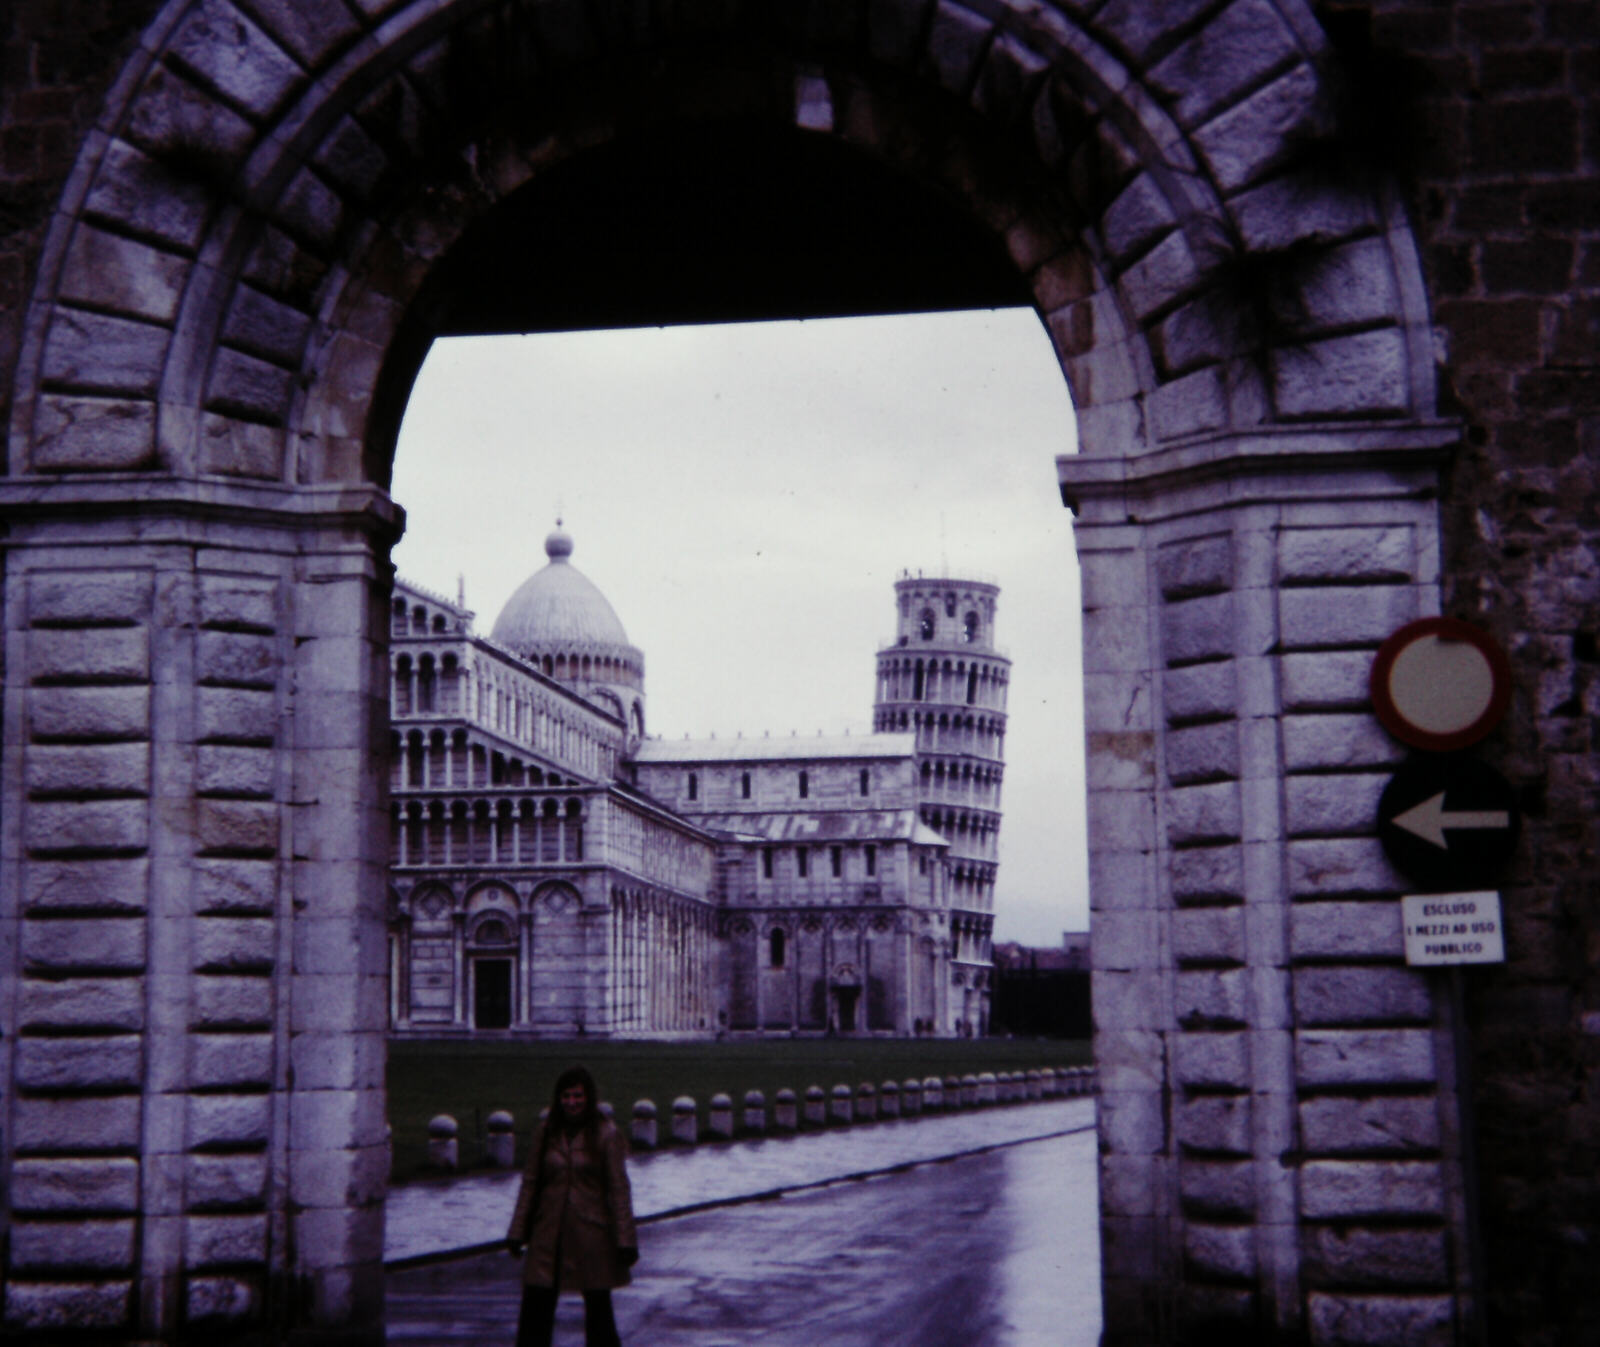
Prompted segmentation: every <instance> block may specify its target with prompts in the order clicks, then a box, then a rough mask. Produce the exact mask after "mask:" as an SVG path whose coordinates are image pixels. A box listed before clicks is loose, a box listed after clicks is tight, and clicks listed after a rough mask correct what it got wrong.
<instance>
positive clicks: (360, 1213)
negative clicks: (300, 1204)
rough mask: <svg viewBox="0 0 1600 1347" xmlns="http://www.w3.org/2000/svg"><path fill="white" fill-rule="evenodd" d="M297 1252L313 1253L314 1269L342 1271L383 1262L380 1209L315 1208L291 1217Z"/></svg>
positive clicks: (376, 1205)
mask: <svg viewBox="0 0 1600 1347" xmlns="http://www.w3.org/2000/svg"><path fill="white" fill-rule="evenodd" d="M292 1219H293V1222H294V1239H295V1244H296V1247H297V1248H301V1249H306V1250H314V1251H315V1252H314V1254H312V1260H313V1264H312V1265H313V1266H317V1265H321V1266H323V1267H333V1268H337V1267H341V1266H346V1267H348V1266H350V1265H352V1264H361V1263H371V1264H373V1265H374V1266H376V1265H378V1264H379V1263H381V1261H382V1259H383V1207H382V1205H381V1204H374V1205H373V1206H371V1207H344V1206H339V1207H314V1208H312V1209H310V1210H308V1211H302V1212H297V1213H295V1215H294V1216H293V1218H292Z"/></svg>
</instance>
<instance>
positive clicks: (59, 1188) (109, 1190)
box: [11, 1155, 139, 1215]
mask: <svg viewBox="0 0 1600 1347" xmlns="http://www.w3.org/2000/svg"><path fill="white" fill-rule="evenodd" d="M11 1208H12V1210H13V1211H14V1212H22V1213H29V1212H35V1213H51V1214H55V1215H64V1214H67V1213H72V1214H74V1215H85V1214H89V1213H93V1212H133V1211H137V1210H138V1208H139V1162H138V1161H137V1160H133V1159H129V1158H122V1157H115V1156H104V1157H96V1158H95V1159H78V1160H74V1159H67V1158H64V1157H62V1156H55V1155H53V1156H51V1157H49V1158H48V1159H40V1160H29V1159H19V1160H17V1162H16V1163H15V1165H14V1166H13V1167H12V1170H11Z"/></svg>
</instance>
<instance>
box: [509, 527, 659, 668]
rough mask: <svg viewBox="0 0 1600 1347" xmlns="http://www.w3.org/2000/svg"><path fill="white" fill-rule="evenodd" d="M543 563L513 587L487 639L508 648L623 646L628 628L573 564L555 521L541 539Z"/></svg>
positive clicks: (525, 651)
mask: <svg viewBox="0 0 1600 1347" xmlns="http://www.w3.org/2000/svg"><path fill="white" fill-rule="evenodd" d="M544 550H545V555H546V556H548V557H549V558H550V561H549V564H548V565H546V566H544V567H543V568H542V569H540V570H537V571H535V572H534V573H533V574H532V575H530V576H529V577H528V578H527V579H526V580H524V581H523V582H522V584H521V585H519V586H518V587H517V591H516V593H514V594H513V595H512V596H511V598H510V599H508V600H507V601H506V606H505V607H504V608H502V609H501V610H500V616H499V617H497V618H495V621H494V630H493V631H492V632H491V633H490V639H491V640H493V641H494V642H495V644H496V645H499V646H503V647H504V648H505V649H507V650H510V651H511V652H512V653H513V654H516V655H521V656H523V657H524V658H526V657H527V656H529V655H535V654H544V653H547V652H549V653H555V652H561V651H577V652H581V653H586V654H587V653H593V652H597V651H606V652H612V651H619V650H622V651H626V650H629V649H630V647H629V646H628V633H627V632H626V631H624V630H623V629H622V623H621V621H619V620H618V618H617V613H616V610H615V609H614V608H612V606H611V605H610V603H608V602H607V601H606V596H605V595H604V594H602V593H601V592H600V591H599V590H598V589H596V588H595V585H594V581H592V580H590V579H589V577H588V576H586V575H585V574H584V573H583V572H582V571H580V570H579V569H578V568H577V567H576V566H574V565H573V564H572V563H571V561H570V560H568V558H569V557H571V555H572V535H571V534H569V533H567V532H566V531H565V530H564V529H562V528H561V526H560V521H559V520H558V521H557V522H556V528H555V530H554V531H553V532H552V533H551V534H550V535H549V537H547V538H546V539H545V540H544Z"/></svg>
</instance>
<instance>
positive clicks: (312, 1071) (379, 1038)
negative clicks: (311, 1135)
mask: <svg viewBox="0 0 1600 1347" xmlns="http://www.w3.org/2000/svg"><path fill="white" fill-rule="evenodd" d="M384 1056H385V1053H384V1043H383V1035H382V1034H379V1033H297V1034H295V1035H293V1036H292V1037H291V1038H290V1040H289V1063H290V1065H291V1067H292V1068H293V1070H294V1079H295V1085H296V1087H297V1088H299V1089H302V1090H369V1089H375V1088H378V1087H380V1086H382V1084H383V1079H384Z"/></svg>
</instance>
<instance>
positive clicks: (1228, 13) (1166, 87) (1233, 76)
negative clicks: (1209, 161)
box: [1148, 0, 1300, 129]
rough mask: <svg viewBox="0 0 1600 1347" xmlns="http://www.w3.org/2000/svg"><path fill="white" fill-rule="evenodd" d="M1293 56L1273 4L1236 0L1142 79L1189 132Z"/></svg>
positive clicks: (1294, 45)
mask: <svg viewBox="0 0 1600 1347" xmlns="http://www.w3.org/2000/svg"><path fill="white" fill-rule="evenodd" d="M1299 55H1300V50H1299V43H1298V42H1297V41H1296V39H1295V34H1294V32H1293V30H1292V29H1291V28H1290V27H1289V26H1288V24H1286V23H1285V22H1284V21H1283V18H1282V16H1281V15H1280V14H1279V12H1278V11H1277V9H1276V8H1275V7H1274V6H1273V5H1271V4H1269V3H1267V0H1236V3H1234V4H1232V5H1229V6H1228V7H1227V8H1225V9H1223V10H1222V11H1221V12H1220V13H1218V14H1217V15H1216V17H1215V18H1213V19H1212V20H1211V21H1210V22H1209V23H1207V24H1205V25H1204V26H1203V27H1202V28H1200V29H1199V30H1198V31H1197V32H1196V33H1195V34H1194V36H1193V37H1191V38H1189V39H1188V40H1187V41H1186V42H1184V43H1182V44H1181V45H1180V46H1178V47H1177V48H1176V49H1175V50H1174V51H1173V52H1172V54H1171V55H1170V56H1167V57H1165V58H1163V59H1162V60H1160V61H1158V62H1157V63H1156V64H1155V66H1154V67H1152V68H1151V70H1150V72H1149V76H1148V78H1149V80H1150V84H1151V87H1152V88H1153V89H1154V90H1155V91H1156V92H1157V93H1159V94H1160V95H1162V96H1163V98H1164V99H1165V100H1166V101H1168V102H1170V103H1171V104H1172V106H1173V113H1174V115H1175V116H1176V117H1177V119H1178V121H1179V122H1181V123H1182V124H1183V125H1184V126H1186V127H1189V128H1191V129H1192V128H1193V127H1195V126H1198V125H1200V123H1201V122H1203V121H1204V120H1205V119H1206V118H1207V117H1209V116H1210V115H1211V114H1212V113H1214V112H1216V111H1217V110H1218V109H1219V108H1221V107H1224V106H1225V105H1227V104H1228V103H1231V102H1233V101H1234V100H1235V99H1237V98H1238V96H1239V94H1240V92H1241V91H1242V90H1244V89H1247V88H1249V87H1250V86H1251V85H1252V84H1254V83H1256V82H1257V81H1258V80H1260V79H1262V78H1263V77H1264V76H1266V75H1267V74H1268V73H1269V72H1271V71H1273V70H1275V69H1279V68H1281V67H1283V66H1285V65H1288V64H1290V63H1291V62H1293V61H1294V60H1296V59H1297V58H1298V57H1299Z"/></svg>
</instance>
